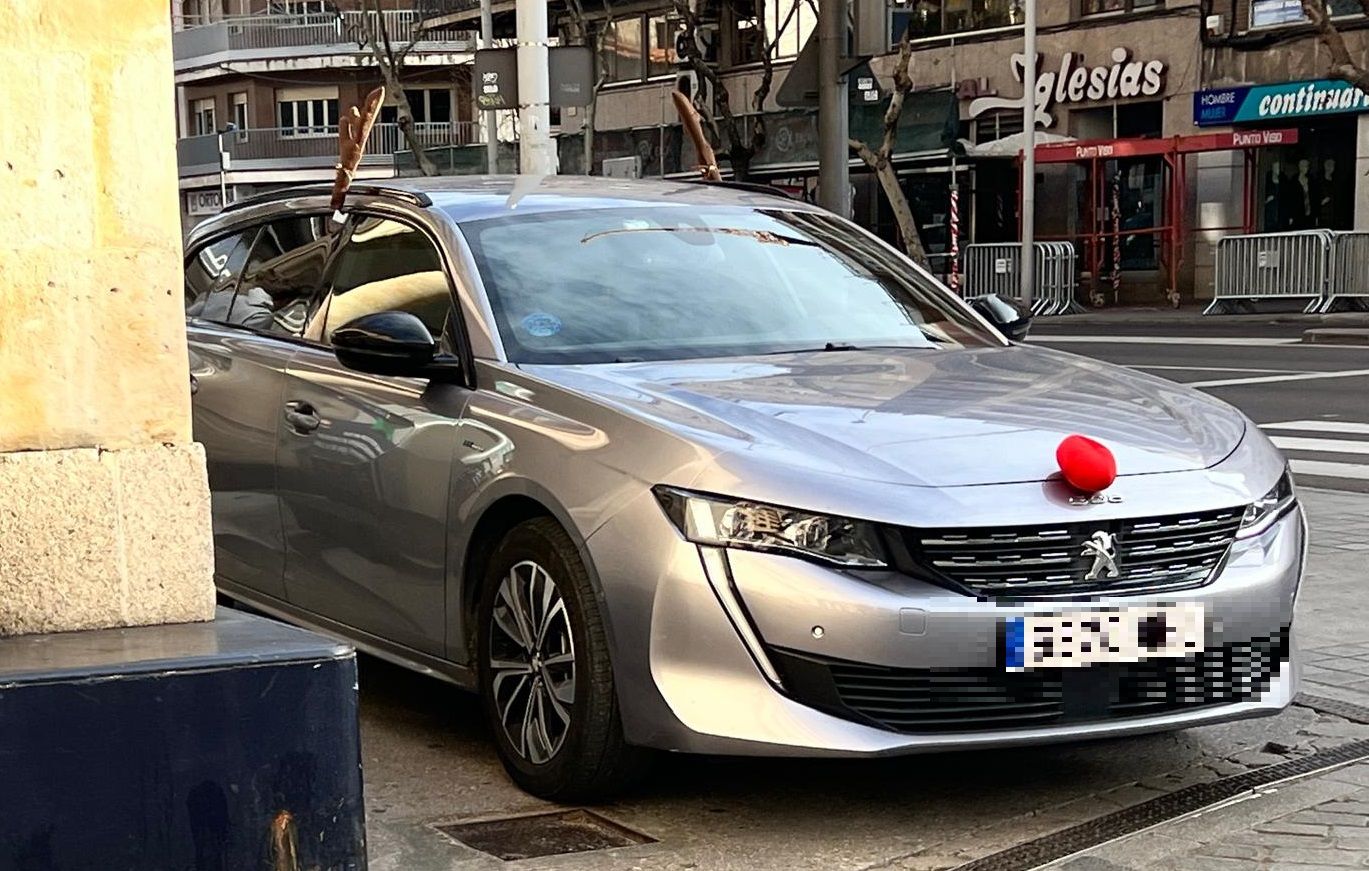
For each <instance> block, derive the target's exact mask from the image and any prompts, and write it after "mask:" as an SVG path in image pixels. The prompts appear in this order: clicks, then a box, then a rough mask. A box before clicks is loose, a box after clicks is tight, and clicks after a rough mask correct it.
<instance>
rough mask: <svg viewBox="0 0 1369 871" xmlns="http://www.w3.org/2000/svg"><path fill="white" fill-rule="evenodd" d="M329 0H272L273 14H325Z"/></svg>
mask: <svg viewBox="0 0 1369 871" xmlns="http://www.w3.org/2000/svg"><path fill="white" fill-rule="evenodd" d="M327 11H328V0H272V2H271V14H272V15H323V14H324V13H326V12H327Z"/></svg>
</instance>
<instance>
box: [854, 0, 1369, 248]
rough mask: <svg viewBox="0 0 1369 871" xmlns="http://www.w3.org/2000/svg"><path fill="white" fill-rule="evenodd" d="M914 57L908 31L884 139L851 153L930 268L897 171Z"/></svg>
mask: <svg viewBox="0 0 1369 871" xmlns="http://www.w3.org/2000/svg"><path fill="white" fill-rule="evenodd" d="M1365 2H1369V0H1365ZM912 57H913V50H912V46H911V45H910V44H909V42H908V33H907V31H904V33H903V38H902V39H901V40H899V44H898V63H896V64H895V65H894V81H893V84H894V87H893V91H892V92H891V93H890V94H889V107H888V108H887V109H885V110H884V136H883V139H882V140H881V141H880V143H879V146H878V148H871V147H870V145H869V144H868V143H866V142H862V141H861V140H859V139H852V140H851V150H852V151H853V152H855V154H856V155H857V156H858V157H860V159H861V160H862V161H864V163H865V165H866V166H868V167H870V171H871V172H873V173H874V174H875V177H876V178H878V179H879V186H880V188H881V189H882V190H883V191H884V198H885V199H886V200H887V201H888V202H889V207H890V208H891V209H893V212H894V221H895V222H897V224H898V234H899V236H900V237H902V239H903V248H904V250H905V251H907V252H908V256H909V257H911V258H913V260H915V261H917V262H918V263H919V264H921V265H923V266H927V265H928V264H927V249H926V248H925V247H924V246H923V244H922V234H921V232H920V231H919V230H918V227H917V219H916V218H914V217H913V210H912V207H911V206H910V205H909V204H908V197H907V195H906V194H904V192H903V186H902V185H900V184H899V182H898V172H897V171H896V170H895V169H894V163H893V156H894V147H895V146H896V145H897V144H898V119H899V117H900V116H901V115H902V114H903V101H904V100H905V99H906V98H907V96H908V92H910V91H911V90H912V89H913V77H912V75H910V74H909V72H908V68H909V66H911V62H912Z"/></svg>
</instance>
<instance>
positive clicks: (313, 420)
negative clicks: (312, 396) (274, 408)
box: [285, 401, 321, 435]
mask: <svg viewBox="0 0 1369 871" xmlns="http://www.w3.org/2000/svg"><path fill="white" fill-rule="evenodd" d="M285 420H286V421H287V422H288V423H289V424H290V426H292V427H294V429H295V432H297V433H299V434H300V435H308V434H309V433H311V432H313V431H314V430H316V429H318V427H319V423H320V422H321V421H320V420H319V417H318V412H316V411H314V407H313V406H312V405H310V404H309V403H307V402H300V401H295V402H287V403H285Z"/></svg>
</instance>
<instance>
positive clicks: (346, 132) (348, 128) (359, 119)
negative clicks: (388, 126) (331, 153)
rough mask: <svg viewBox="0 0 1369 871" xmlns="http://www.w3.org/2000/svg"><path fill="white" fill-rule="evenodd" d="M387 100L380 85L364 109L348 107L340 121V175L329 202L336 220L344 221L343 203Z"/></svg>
mask: <svg viewBox="0 0 1369 871" xmlns="http://www.w3.org/2000/svg"><path fill="white" fill-rule="evenodd" d="M383 102H385V89H384V88H376V89H375V90H374V91H372V92H371V93H369V94H367V95H366V101H365V102H364V103H363V104H362V108H360V109H358V108H357V107H356V106H353V107H352V108H350V109H348V110H347V111H346V112H345V113H344V114H343V116H342V118H341V119H339V124H338V165H337V167H336V168H337V178H335V179H334V180H333V199H332V202H331V203H330V204H329V205H331V206H332V209H333V220H334V221H336V222H338V223H339V224H340V223H342V202H343V200H344V199H346V197H347V189H348V188H349V187H351V186H352V178H353V177H354V176H355V175H356V171H357V167H358V166H360V165H361V156H362V155H363V154H365V153H366V138H367V137H368V136H370V135H371V127H372V126H374V125H375V123H376V118H377V117H379V116H380V104H381V103H383Z"/></svg>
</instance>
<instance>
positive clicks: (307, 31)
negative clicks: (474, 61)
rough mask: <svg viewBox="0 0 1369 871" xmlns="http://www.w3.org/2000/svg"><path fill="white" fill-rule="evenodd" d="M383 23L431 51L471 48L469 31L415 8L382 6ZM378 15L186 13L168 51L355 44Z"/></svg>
mask: <svg viewBox="0 0 1369 871" xmlns="http://www.w3.org/2000/svg"><path fill="white" fill-rule="evenodd" d="M378 14H379V15H383V16H384V22H385V28H386V30H387V31H388V32H389V34H390V42H391V43H392V44H395V45H408V44H410V43H413V42H417V43H419V45H420V46H424V47H426V46H428V45H431V46H432V49H433V50H434V51H440V50H444V49H445V50H450V51H474V50H475V47H476V36H477V35H476V34H475V33H474V32H473V31H466V30H451V29H445V28H444V29H427V28H424V27H423V17H424V13H421V12H418V11H417V10H412V9H409V10H387V11H384V12H380V13H378ZM379 33H380V21H379V19H378V18H377V13H376V12H341V13H332V12H328V13H318V14H309V15H241V16H228V17H224V18H219V19H216V20H213V21H201V20H199V19H196V18H192V17H187V18H186V19H185V20H184V22H183V26H182V27H180V28H179V29H178V30H177V31H176V32H175V33H174V34H173V35H172V43H171V46H172V55H173V57H174V58H175V60H177V61H187V60H190V59H192V58H197V57H205V56H207V55H214V54H219V53H223V52H247V53H255V52H265V53H275V54H279V53H281V52H279V51H278V50H280V49H299V48H320V49H322V48H328V47H332V48H333V49H334V50H338V49H345V48H346V47H348V46H350V47H351V49H352V50H360V47H361V46H362V45H364V44H365V42H366V40H367V38H368V36H372V35H374V36H376V37H378V36H379Z"/></svg>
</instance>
